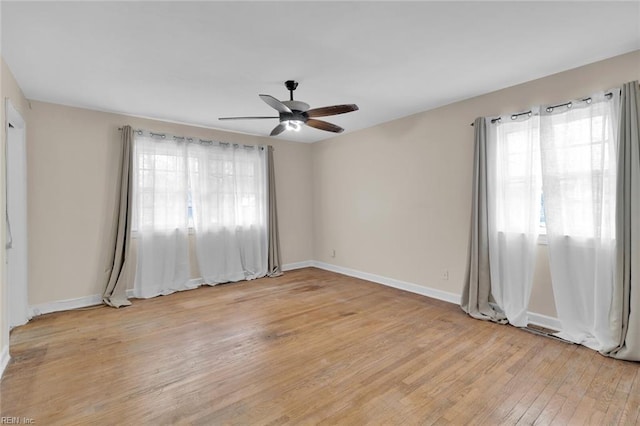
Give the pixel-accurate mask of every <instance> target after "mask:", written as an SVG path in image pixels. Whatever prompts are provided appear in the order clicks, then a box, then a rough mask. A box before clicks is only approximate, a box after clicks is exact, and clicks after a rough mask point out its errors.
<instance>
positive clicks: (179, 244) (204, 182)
mask: <svg viewBox="0 0 640 426" xmlns="http://www.w3.org/2000/svg"><path fill="white" fill-rule="evenodd" d="M133 167H134V174H133V182H132V184H133V191H132V192H133V229H135V230H136V238H137V244H136V247H137V253H138V257H137V272H136V281H135V286H134V294H135V295H136V296H137V297H152V296H156V295H159V294H168V293H171V292H173V291H177V290H184V289H187V288H193V287H194V286H197V285H199V284H202V283H206V284H216V283H221V282H230V281H238V280H244V279H252V278H257V277H261V276H264V275H266V272H267V256H268V237H267V188H268V182H267V172H266V171H267V156H266V153H265V151H264V149H263V148H261V147H256V146H243V145H232V144H222V143H221V144H217V143H213V142H211V141H195V140H191V141H190V140H188V139H185V138H177V137H168V136H166V135H156V134H152V133H151V134H150V133H145V132H143V133H142V134H139V133H138V134H136V135H135V139H134V155H133ZM190 231H191V233H192V234H193V236H192V240H191V241H190V240H189V238H190V237H189V233H190ZM194 265H197V269H198V270H197V271H195V270H193V269H194V268H196V266H194ZM195 277H199V278H195Z"/></svg>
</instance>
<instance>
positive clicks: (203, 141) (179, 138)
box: [118, 127, 264, 150]
mask: <svg viewBox="0 0 640 426" xmlns="http://www.w3.org/2000/svg"><path fill="white" fill-rule="evenodd" d="M118 130H119V131H122V127H118ZM133 132H134V133H137V134H139V135H142V134H143V133H144V132H145V130H142V129H133ZM147 132H148V133H149V134H150V135H151V137H157V138H160V139H166V137H167V134H166V133H156V132H152V131H149V130H147ZM172 138H173V140H176V141H185V140H186V141H187V142H191V143H196V142H199V143H200V144H201V145H213V144H214V143H216V142H217V141H214V140H213V139H200V138H191V137H186V136H172ZM217 143H218V144H219V145H223V146H233V147H235V148H238V147H240V146H242V147H244V148H247V149H248V148H251V149H253V148H258V149H261V150H264V147H263V146H260V145H245V144H239V143H231V142H217Z"/></svg>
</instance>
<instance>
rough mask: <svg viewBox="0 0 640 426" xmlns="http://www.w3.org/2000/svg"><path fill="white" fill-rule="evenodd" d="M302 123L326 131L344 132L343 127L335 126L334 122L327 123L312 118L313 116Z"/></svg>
mask: <svg viewBox="0 0 640 426" xmlns="http://www.w3.org/2000/svg"><path fill="white" fill-rule="evenodd" d="M304 124H306V125H307V126H311V127H315V128H316V129H320V130H326V131H327V132H334V133H342V132H344V129H343V128H342V127H340V126H336V125H335V124H331V123H327V122H326V121H322V120H314V119H313V118H310V119H308V120H307V121H306V122H305V123H304Z"/></svg>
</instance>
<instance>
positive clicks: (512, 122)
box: [487, 114, 541, 327]
mask: <svg viewBox="0 0 640 426" xmlns="http://www.w3.org/2000/svg"><path fill="white" fill-rule="evenodd" d="M488 135H489V137H488V142H487V169H488V176H489V180H488V190H487V204H488V206H489V214H488V224H489V234H488V235H489V263H490V266H491V294H492V296H493V299H494V300H495V303H496V304H497V305H498V307H499V308H500V309H501V310H502V311H503V312H504V313H505V315H506V317H507V319H508V320H509V323H510V324H512V325H515V326H517V327H526V326H527V324H528V322H529V318H528V315H527V308H528V306H529V299H530V296H531V288H532V286H533V272H534V268H535V262H536V254H537V243H538V233H539V229H540V196H541V182H540V150H539V138H538V136H539V134H538V116H537V115H532V116H531V117H529V116H528V115H527V114H523V115H520V116H517V117H516V119H512V118H510V117H505V118H504V119H498V120H496V121H495V122H493V123H490V124H488Z"/></svg>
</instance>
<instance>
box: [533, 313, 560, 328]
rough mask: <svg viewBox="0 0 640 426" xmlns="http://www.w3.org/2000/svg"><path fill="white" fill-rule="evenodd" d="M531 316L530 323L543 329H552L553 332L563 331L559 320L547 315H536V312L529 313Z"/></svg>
mask: <svg viewBox="0 0 640 426" xmlns="http://www.w3.org/2000/svg"><path fill="white" fill-rule="evenodd" d="M527 314H528V315H529V323H530V324H535V325H539V326H541V327H545V328H550V329H552V330H558V331H559V330H562V323H561V322H560V320H559V319H558V318H554V317H550V316H547V315H542V314H536V313H535V312H527Z"/></svg>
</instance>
